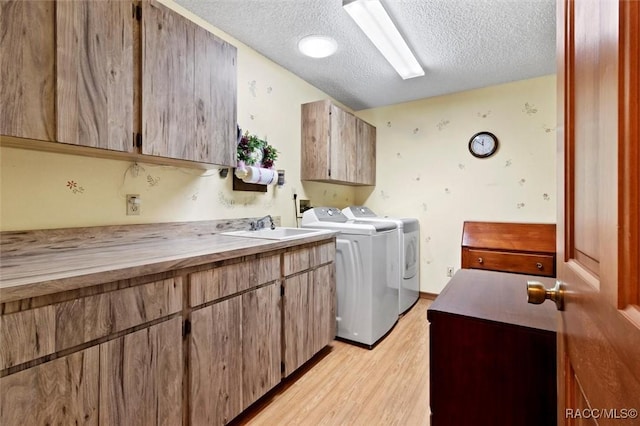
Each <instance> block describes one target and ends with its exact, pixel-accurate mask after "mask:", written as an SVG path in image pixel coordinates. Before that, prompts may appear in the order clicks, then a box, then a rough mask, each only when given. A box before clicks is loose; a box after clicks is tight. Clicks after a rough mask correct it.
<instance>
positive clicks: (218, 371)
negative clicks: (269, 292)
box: [189, 296, 243, 425]
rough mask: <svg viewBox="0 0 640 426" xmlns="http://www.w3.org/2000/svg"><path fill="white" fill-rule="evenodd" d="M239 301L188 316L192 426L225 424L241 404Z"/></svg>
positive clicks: (230, 301) (240, 299) (208, 308)
mask: <svg viewBox="0 0 640 426" xmlns="http://www.w3.org/2000/svg"><path fill="white" fill-rule="evenodd" d="M241 302H242V297H241V296H238V297H233V298H231V299H227V300H225V301H223V302H220V303H216V304H214V305H211V306H208V307H206V308H204V309H200V310H197V311H194V312H193V313H192V314H191V337H190V352H189V371H190V379H191V380H190V406H189V410H190V419H191V424H193V425H221V424H226V423H228V422H229V421H230V420H231V419H233V418H234V417H235V416H237V415H238V414H239V413H240V412H241V411H242V409H243V404H242V334H241V326H242V303H241Z"/></svg>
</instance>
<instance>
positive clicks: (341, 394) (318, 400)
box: [234, 299, 431, 426]
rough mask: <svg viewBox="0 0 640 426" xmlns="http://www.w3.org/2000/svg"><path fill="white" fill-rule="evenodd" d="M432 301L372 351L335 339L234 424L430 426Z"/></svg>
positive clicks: (417, 307)
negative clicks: (430, 316) (430, 328)
mask: <svg viewBox="0 0 640 426" xmlns="http://www.w3.org/2000/svg"><path fill="white" fill-rule="evenodd" d="M430 304H431V301H430V300H428V299H420V300H419V301H418V303H416V305H414V306H413V308H411V310H410V311H409V312H407V313H406V314H405V315H404V316H403V317H401V318H400V319H399V320H398V323H397V324H396V326H395V328H394V329H393V331H392V332H391V333H390V334H389V335H388V336H387V337H386V338H385V339H384V340H383V341H382V342H380V343H379V344H378V346H376V347H375V348H374V349H373V350H368V349H363V348H361V347H358V346H354V345H351V344H348V343H343V342H340V341H334V342H333V343H332V344H331V345H330V347H328V348H325V349H324V350H323V351H322V352H321V353H319V354H318V355H317V356H316V357H315V358H313V359H312V360H311V361H309V363H308V365H306V366H303V367H302V371H300V372H298V373H295V374H294V375H293V376H292V377H290V378H288V379H286V380H285V381H284V382H283V383H282V384H281V385H280V386H278V387H277V388H276V389H274V390H273V391H272V392H271V393H269V394H267V395H266V396H265V397H264V398H263V399H262V400H260V401H258V402H257V403H256V404H255V405H254V406H253V407H251V408H250V409H249V410H248V411H247V412H246V413H245V414H243V415H241V416H240V417H238V418H237V419H236V420H235V421H234V424H235V425H252V426H253V425H269V426H271V425H310V426H315V425H330V426H333V425H350V426H351V425H353V426H357V425H366V426H375V425H385V426H386V425H403V426H423V425H429V376H428V374H429V324H428V322H427V315H426V312H427V308H428V307H429V305H430Z"/></svg>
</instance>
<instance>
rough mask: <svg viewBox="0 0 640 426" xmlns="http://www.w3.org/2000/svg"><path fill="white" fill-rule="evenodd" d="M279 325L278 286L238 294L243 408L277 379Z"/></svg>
mask: <svg viewBox="0 0 640 426" xmlns="http://www.w3.org/2000/svg"><path fill="white" fill-rule="evenodd" d="M281 327H282V324H281V311H280V286H279V285H277V284H271V285H268V286H265V287H261V288H258V289H256V290H253V291H250V292H248V293H244V294H243V295H242V403H243V409H244V408H246V407H248V406H249V405H251V404H252V403H253V402H254V401H256V400H257V399H258V398H260V397H261V396H262V395H264V394H265V393H267V391H269V390H270V389H271V388H273V387H274V386H275V385H277V384H278V383H279V382H280V379H281V372H280V360H281V350H282V348H281V332H282V330H281Z"/></svg>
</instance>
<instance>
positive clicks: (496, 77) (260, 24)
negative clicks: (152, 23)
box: [176, 0, 555, 110]
mask: <svg viewBox="0 0 640 426" xmlns="http://www.w3.org/2000/svg"><path fill="white" fill-rule="evenodd" d="M176 1H177V3H178V4H180V5H182V6H183V7H185V8H186V9H189V10H190V11H192V12H193V13H195V14H196V15H198V16H200V17H202V18H203V19H205V20H206V21H208V22H210V23H211V24H212V25H214V26H215V27H217V28H219V29H221V30H223V31H225V32H226V33H228V34H230V35H231V36H233V37H235V38H237V39H238V40H240V41H241V42H243V43H245V44H247V45H248V46H250V47H252V48H253V49H255V50H256V51H258V52H260V53H261V54H262V55H264V56H266V57H267V58H269V59H271V60H272V61H274V62H276V63H278V64H280V65H281V66H283V67H284V68H286V69H288V70H290V71H291V72H293V73H294V74H296V75H298V76H299V77H301V78H302V79H304V80H306V81H307V82H309V83H311V84H312V85H313V86H315V87H317V88H318V89H320V90H322V91H324V92H325V93H327V94H329V95H330V96H332V97H334V98H335V99H336V100H338V101H340V102H342V103H343V104H345V105H346V106H348V107H350V108H352V109H354V110H360V109H366V108H373V107H379V106H384V105H391V104H396V103H401V102H406V101H411V100H416V99H422V98H427V97H431V96H437V95H442V94H446V93H453V92H459V91H463V90H469V89H473V88H478V87H486V86H490V85H494V84H500V83H505V82H509V81H515V80H521V79H527V78H532V77H537V76H541V75H547V74H553V73H555V0H381V1H382V3H383V5H384V7H385V8H386V10H387V12H388V13H389V15H390V16H391V19H392V20H393V21H394V22H395V24H396V25H397V26H398V29H399V31H400V33H401V34H402V35H403V36H404V37H405V40H407V43H408V44H409V47H410V48H411V49H412V50H413V52H414V53H415V54H416V57H417V59H418V62H419V63H420V64H421V65H422V66H423V68H424V69H425V75H424V76H423V77H417V78H413V79H410V80H402V79H401V78H400V76H399V75H398V74H397V73H396V72H395V70H394V69H393V68H392V67H391V65H389V64H388V63H387V62H386V60H385V59H384V58H383V57H382V55H381V54H380V53H379V52H378V50H377V49H376V48H375V47H374V46H373V44H372V43H371V42H370V41H369V39H368V38H367V37H366V36H365V35H364V34H363V33H362V32H361V31H360V29H359V28H358V27H357V26H356V24H355V22H354V21H353V20H352V19H351V18H350V17H349V15H348V14H347V13H346V12H345V11H344V10H343V9H342V0H176ZM310 34H322V35H328V36H331V37H333V38H335V39H336V41H337V42H338V51H337V52H336V54H334V55H333V56H331V57H329V58H324V59H313V58H307V57H305V56H303V55H302V54H301V53H300V52H298V49H297V43H298V40H300V39H301V38H302V37H304V36H306V35H310Z"/></svg>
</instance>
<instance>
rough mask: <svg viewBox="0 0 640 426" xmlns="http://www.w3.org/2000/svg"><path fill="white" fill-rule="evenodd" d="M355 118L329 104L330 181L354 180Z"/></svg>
mask: <svg viewBox="0 0 640 426" xmlns="http://www.w3.org/2000/svg"><path fill="white" fill-rule="evenodd" d="M355 119H356V118H355V116H354V115H353V114H350V113H348V112H346V111H344V110H342V109H340V108H338V107H337V106H335V105H333V104H331V125H330V135H331V136H330V138H329V139H330V144H331V147H330V149H329V150H330V160H329V169H330V171H331V176H330V179H331V180H337V181H342V182H355V180H356V122H355Z"/></svg>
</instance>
